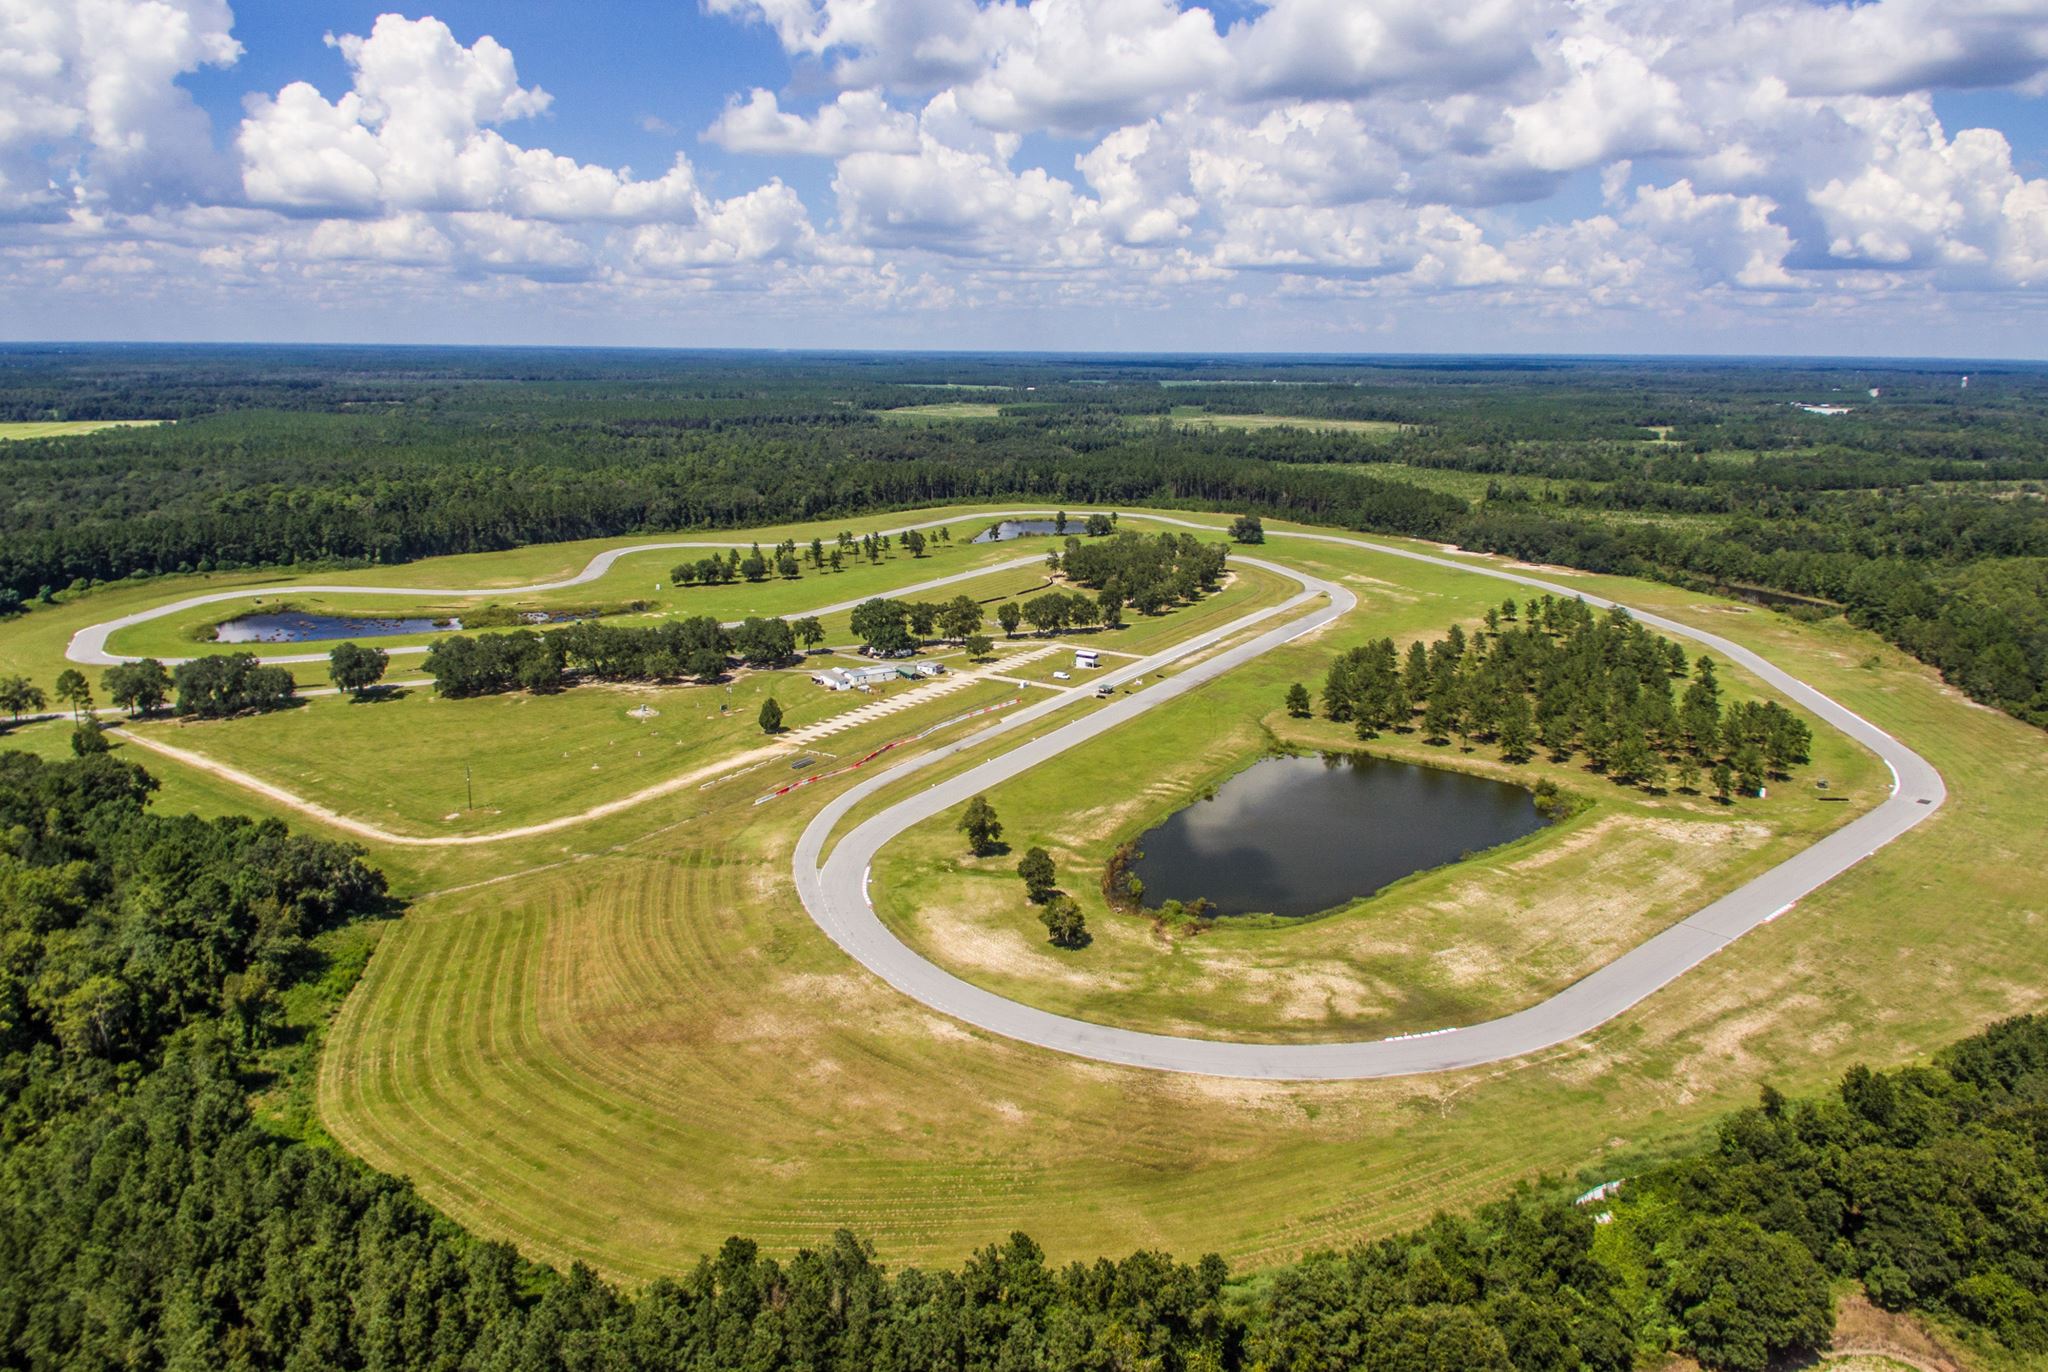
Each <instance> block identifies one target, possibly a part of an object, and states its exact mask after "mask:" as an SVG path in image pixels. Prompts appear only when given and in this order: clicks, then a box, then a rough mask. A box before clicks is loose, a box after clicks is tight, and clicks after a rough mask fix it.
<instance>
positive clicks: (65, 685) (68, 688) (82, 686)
mask: <svg viewBox="0 0 2048 1372" xmlns="http://www.w3.org/2000/svg"><path fill="white" fill-rule="evenodd" d="M57 699H59V700H61V701H63V702H64V703H65V704H66V705H69V706H70V707H71V717H72V718H73V719H74V720H82V719H84V718H85V713H86V711H88V710H90V709H92V683H91V682H89V681H87V680H86V679H85V673H83V672H81V671H79V670H78V669H77V668H75V667H66V668H65V669H64V670H63V671H61V672H59V673H58V674H57Z"/></svg>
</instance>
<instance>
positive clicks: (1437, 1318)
mask: <svg viewBox="0 0 2048 1372" xmlns="http://www.w3.org/2000/svg"><path fill="white" fill-rule="evenodd" d="M153 789H154V784H153V782H152V781H151V780H150V778H149V777H148V775H147V774H146V773H145V772H143V770H142V769H141V768H138V767H134V766H132V765H130V764H127V763H124V762H121V761H119V760H117V759H115V758H112V757H107V756H104V755H102V756H97V757H91V758H84V759H80V760H77V761H71V762H65V763H46V762H43V761H41V760H39V759H37V758H35V757H32V756H30V755H27V754H22V753H0V947H5V948H6V949H8V950H9V951H8V956H7V957H6V958H5V959H0V1011H4V1013H0V1140H4V1141H5V1151H4V1154H0V1363H5V1364H6V1365H8V1366H18V1367H23V1368H28V1369H38V1370H40V1369H58V1368H65V1367H84V1366H96V1367H97V1366H132V1367H187V1366H189V1367H202V1366H203V1367H215V1366H234V1367H241V1368H248V1369H257V1370H259V1372H260V1370H266V1369H286V1368H296V1367H309V1366H313V1367H382V1368H392V1369H413V1368H420V1369H426V1368H476V1369H501V1368H502V1369H507V1372H510V1369H515V1368H516V1369H521V1372H525V1369H536V1370H537V1372H572V1369H573V1372H655V1370H656V1369H660V1370H661V1372H678V1370H687V1369H699V1368H701V1369H707V1370H708V1369H714V1368H715V1369H731V1368H746V1369H750V1372H755V1370H758V1372H785V1370H788V1372H795V1369H809V1370H810V1372H828V1370H829V1372H837V1370H838V1369H847V1372H852V1370H853V1369H860V1370H861V1372H899V1370H900V1372H912V1370H913V1369H914V1370H915V1372H931V1370H932V1369H940V1370H942V1372H999V1370H1000V1369H1009V1368H1017V1367H1061V1368H1066V1367H1104V1368H1108V1367H1125V1366H1147V1367H1156V1368H1159V1369H1162V1372H1194V1370H1195V1369H1204V1370H1205V1372H1206V1370H1209V1369H1223V1370H1225V1372H1234V1370H1235V1369H1250V1368H1262V1369H1267V1372H1323V1369H1334V1368H1352V1367H1372V1368H1382V1369H1393V1372H1626V1369H1629V1368H1631V1367H1633V1366H1637V1365H1641V1364H1642V1362H1643V1361H1645V1360H1651V1361H1653V1360H1655V1359H1657V1358H1658V1357H1660V1356H1662V1355H1663V1354H1665V1353H1667V1352H1669V1351H1673V1350H1676V1351H1681V1352H1684V1353H1686V1354H1689V1355H1690V1356H1692V1357H1694V1358H1696V1359H1698V1360H1699V1361H1700V1362H1701V1363H1702V1364H1704V1365H1705V1366H1706V1367H1708V1368H1711V1369H1716V1370H1717V1372H1718V1370H1719V1369H1727V1370H1728V1372H1764V1369H1766V1368H1767V1367H1769V1366H1772V1365H1776V1364H1778V1363H1780V1362H1782V1361H1784V1360H1787V1359H1793V1358H1798V1357H1800V1356H1803V1355H1810V1353H1811V1352H1812V1351H1813V1350H1816V1349H1819V1348H1821V1347H1824V1346H1825V1344H1826V1341H1827V1339H1828V1337H1829V1334H1830V1331H1831V1327H1832V1306H1831V1292H1830V1290H1829V1284H1830V1282H1831V1281H1835V1282H1860V1283H1861V1284H1862V1286H1863V1288H1864V1289H1865V1290H1866V1291H1867V1292H1868V1293H1869V1294H1870V1296H1871V1298H1872V1299H1873V1300H1874V1301H1876V1302H1877V1303H1878V1304H1880V1305H1882V1306H1884V1307H1886V1308H1888V1309H1900V1310H1913V1309H1920V1310H1931V1311H1936V1312H1939V1313H1940V1314H1941V1315H1943V1316H1944V1317H1945V1318H1947V1319H1948V1320H1950V1321H1953V1322H1954V1323H1955V1324H1956V1325H1957V1326H1958V1327H1960V1328H1961V1329H1963V1330H1964V1331H1966V1332H1967V1333H1968V1334H1969V1336H1970V1337H1972V1338H1974V1339H1977V1340H1979V1341H1981V1342H1982V1343H1983V1344H1984V1345H1985V1347H1986V1349H1987V1351H1990V1352H1992V1353H1994V1354H1996V1355H2000V1356H2004V1357H2006V1358H2008V1359H2011V1358H2027V1357H2034V1356H2038V1355H2040V1354H2041V1353H2043V1352H2048V1300H2044V1299H2043V1297H2042V1295H2041V1293H2042V1292H2043V1291H2044V1290H2048V1200H2044V1199H2043V1198H2044V1196H2048V1154H2044V1152H2043V1150H2042V1148H2041V1147H2040V1140H2041V1138H2042V1137H2044V1135H2048V1104H2044V1102H2048V1018H2042V1017H2030V1018H2021V1019H2015V1020H2010V1021H2007V1022H2005V1023H2002V1024H1999V1025H1996V1026H1993V1027H1992V1028H1991V1029H1989V1030H1987V1031H1986V1032H1985V1033H1983V1034H1980V1035H1978V1036H1976V1037H1974V1038H1971V1039H1968V1040H1965V1041H1964V1042H1962V1043H1960V1044H1958V1045H1956V1046H1955V1047H1953V1048H1952V1049H1950V1050H1948V1051H1947V1052H1945V1053H1943V1054H1941V1055H1940V1056H1939V1057H1938V1058H1937V1059H1936V1060H1935V1061H1934V1062H1933V1063H1932V1064H1930V1065H1928V1066H1922V1067H1910V1068H1905V1069H1902V1070H1899V1071H1895V1072H1877V1071H1871V1070H1868V1069H1865V1068H1860V1067H1859V1068H1856V1069H1853V1070H1851V1071H1850V1072H1849V1073H1848V1074H1847V1075H1846V1076H1845V1077H1844V1078H1843V1079H1842V1081H1841V1083H1840V1084H1839V1085H1838V1086H1837V1087H1836V1088H1835V1089H1833V1090H1829V1091H1824V1092H1821V1093H1819V1094H1817V1095H1815V1096H1813V1097H1811V1098H1807V1099H1796V1100H1795V1099H1787V1098H1786V1097H1784V1096H1782V1095H1780V1094H1779V1093H1777V1092H1776V1091H1773V1090H1770V1089H1769V1088H1765V1089H1764V1091H1763V1092H1762V1095H1761V1100H1760V1104H1759V1105H1758V1106H1756V1107H1755V1108H1752V1109H1748V1110H1743V1111H1739V1112H1737V1113H1735V1114H1732V1115H1730V1116H1728V1117H1726V1118H1724V1119H1723V1120H1722V1121H1721V1122H1720V1124H1719V1126H1718V1128H1717V1129H1715V1130H1714V1131H1713V1132H1712V1134H1711V1136H1710V1137H1708V1138H1707V1139H1705V1140H1704V1141H1703V1142H1702V1144H1701V1145H1700V1146H1699V1147H1697V1148H1696V1149H1693V1150H1690V1151H1687V1152H1684V1153H1682V1154H1681V1155H1680V1156H1678V1157H1677V1158H1676V1159H1675V1160H1673V1161H1670V1162H1667V1163H1661V1164H1651V1165H1647V1166H1645V1167H1644V1168H1643V1169H1642V1170H1641V1171H1640V1172H1638V1173H1637V1174H1636V1175H1633V1176H1631V1177H1629V1178H1627V1180H1626V1183H1625V1185H1623V1186H1622V1188H1621V1189H1620V1191H1619V1192H1618V1193H1616V1194H1613V1195H1610V1196H1608V1197H1605V1198H1603V1199H1601V1200H1600V1201H1598V1202H1597V1203H1595V1204H1589V1205H1576V1204H1574V1203H1572V1201H1571V1200H1569V1199H1566V1198H1565V1197H1566V1195H1567V1194H1568V1193H1569V1191H1571V1190H1575V1189H1577V1188H1576V1187H1560V1186H1558V1185H1555V1184H1546V1185H1543V1186H1540V1187H1536V1188H1530V1189H1525V1190H1523V1191H1521V1192H1519V1193H1517V1194H1516V1195H1513V1196H1511V1197H1509V1198H1507V1199H1505V1200H1502V1201H1499V1202H1496V1203H1493V1204H1490V1205H1486V1206H1483V1207H1480V1208H1479V1209H1477V1210H1474V1211H1471V1212H1468V1213H1463V1214H1445V1215H1440V1216H1438V1217H1437V1218H1436V1219H1434V1220H1432V1221H1431V1222H1430V1223H1428V1224H1427V1225H1424V1226H1422V1227H1420V1228H1417V1229H1412V1230H1408V1231H1405V1232H1399V1233H1394V1234H1390V1235H1387V1236H1385V1237H1382V1238H1378V1239H1374V1240H1372V1241H1369V1242H1363V1243H1359V1244H1356V1245H1353V1246H1350V1247H1348V1248H1343V1249H1337V1250H1326V1251H1319V1252H1315V1253H1311V1254H1309V1255H1307V1256H1306V1257H1303V1258H1301V1259H1299V1260H1297V1261H1294V1262H1291V1263H1287V1264H1283V1265H1281V1266H1278V1267H1277V1268H1274V1269H1272V1270H1270V1271H1268V1272H1266V1273H1264V1274H1262V1276H1261V1279H1260V1280H1259V1281H1258V1282H1256V1283H1254V1284H1247V1285H1242V1286H1233V1285H1232V1284H1231V1272H1230V1269H1229V1268H1228V1266H1227V1265H1226V1264H1225V1263H1224V1262H1223V1261H1221V1260H1220V1259H1218V1258H1216V1257H1214V1256H1209V1257H1203V1258H1201V1259H1200V1260H1198V1261H1194V1262H1182V1261H1178V1260H1176V1259H1174V1258H1173V1257H1171V1256H1169V1255H1167V1254H1164V1253H1160V1252H1157V1251H1141V1252H1137V1253H1133V1254H1131V1255H1129V1256H1127V1257H1122V1258H1097V1259H1093V1260H1090V1261H1085V1262H1078V1261H1077V1262H1069V1263H1066V1264H1058V1263H1054V1262H1052V1261H1050V1260H1048V1259H1047V1257H1046V1256H1045V1254H1044V1253H1043V1251H1042V1250H1041V1249H1040V1248H1039V1247H1038V1246H1037V1245H1036V1244H1035V1243H1033V1242H1032V1241H1031V1240H1030V1239H1029V1238H1027V1237H1025V1236H1023V1235H1012V1236H1010V1237H1009V1238H1008V1239H1007V1240H1004V1241H1001V1242H996V1243H991V1244H990V1245H989V1246H987V1247H985V1248H982V1249H980V1250H979V1251H977V1252H975V1253H974V1254H973V1255H971V1256H970V1257H968V1258H966V1259H965V1260H964V1261H962V1262H961V1263H960V1264H959V1265H957V1266H941V1267H936V1268H918V1267H901V1268H897V1269H895V1270H890V1269H888V1268H885V1267H884V1266H883V1264H882V1263H881V1262H880V1261H878V1260H877V1257H876V1254H875V1251H874V1249H873V1248H872V1247H871V1246H870V1245H868V1244H867V1243H864V1242H863V1241H861V1240H860V1239H859V1238H858V1237H856V1236H854V1235H851V1234H847V1233H840V1234H837V1235H835V1236H833V1238H832V1239H831V1240H830V1241H829V1242H827V1243H825V1244H823V1245H821V1246H820V1247H817V1248H810V1249H804V1250H801V1251H799V1252H797V1253H796V1254H795V1255H793V1256H790V1257H786V1258H778V1257H771V1256H768V1255H767V1254H764V1253H763V1252H762V1251H761V1250H760V1248H759V1247H757V1246H756V1245H755V1244H754V1243H753V1242H751V1241H748V1240H746V1239H743V1238H734V1239H730V1240H728V1241H727V1242H726V1243H725V1244H724V1245H723V1246H722V1247H721V1248H720V1249H719V1250H718V1251H717V1252H716V1253H714V1254H709V1255H707V1256H706V1257H704V1258H703V1259H702V1260H701V1261H700V1262H698V1263H697V1264H696V1265H695V1266H693V1267H691V1268H688V1269H686V1270H684V1271H681V1272H678V1273H676V1274H674V1275H673V1276H664V1277H660V1278H657V1279H656V1280H654V1281H652V1282H649V1283H647V1284H645V1285H642V1286H639V1287H637V1288H634V1289H632V1290H627V1289H624V1288H621V1287H616V1286H613V1285H611V1284H610V1283H608V1282H606V1281H605V1280H603V1279H602V1278H600V1277H598V1276H597V1275H595V1274H594V1273H593V1272H591V1271H590V1270H589V1269H588V1268H586V1267H583V1266H581V1265H578V1266H576V1267H573V1268H571V1269H569V1270H567V1271H558V1270H555V1269H552V1268H548V1267H545V1266H543V1265H540V1264H538V1263H534V1262H531V1261H529V1260H527V1259H525V1258H522V1257H520V1256H519V1254H518V1253H517V1252H516V1251H515V1250H514V1249H513V1248H512V1247H511V1246H510V1245H507V1244H503V1243H493V1242H487V1241H485V1240H482V1239H479V1238H476V1237H474V1236H472V1235H470V1234H468V1233H466V1232H465V1231H463V1230H462V1229H461V1228H460V1227H458V1226H457V1225H455V1224H453V1223H451V1222H450V1221H449V1220H447V1219H446V1218H445V1217H443V1216H441V1215H439V1214H438V1213H437V1212H435V1211H434V1210H433V1209H432V1208H431V1207H430V1206H428V1205H427V1204H425V1203H424V1202H423V1201H422V1200H421V1199H420V1198H419V1197H418V1195H417V1194H415V1193H414V1192H413V1191H412V1189H411V1188H410V1187H409V1186H408V1185H407V1184H406V1183H404V1182H402V1181H399V1180H397V1179H395V1178H392V1177H388V1176H384V1175H381V1174H379V1173H377V1172H375V1171H373V1170H372V1169H370V1168H369V1167H367V1166H365V1165H363V1164H362V1163H360V1162H358V1161H356V1160H354V1159H353V1158H351V1157H349V1156H348V1155H347V1154H346V1153H344V1152H343V1151H341V1150H339V1149H336V1148H334V1147H332V1146H322V1145H319V1144H315V1143H308V1142H302V1141H299V1140H297V1139H295V1138H293V1137H289V1136H287V1135H286V1134H284V1133H280V1132H275V1131H273V1130H272V1129H270V1128H267V1127H265V1126H264V1125H263V1124H260V1123H258V1122H257V1121H256V1120H255V1119H254V1118H253V1117H252V1115H251V1113H250V1104H249V1101H250V1094H249V1085H248V1083H249V1082H250V1081H251V1080H252V1079H254V1077H253V1075H252V1074H253V1073H255V1072H256V1070H257V1069H258V1068H259V1067H260V1066H263V1065H265V1064H275V1063H277V1062H278V1061H280V1060H279V1059H278V1058H277V1057H276V1056H275V1054H277V1053H279V1052H281V1051H289V1047H288V1045H289V1044H290V1042H291V1035H290V1031H289V1028H288V1026H287V1024H286V1020H285V1014H284V1004H285V1000H286V998H287V997H288V996H294V995H300V994H304V993H305V992H306V991H310V990H311V989H312V984H313V983H315V982H319V981H322V980H328V981H332V980H334V979H335V976H336V973H335V969H334V968H333V967H332V965H331V964H330V962H329V960H328V958H327V956H326V955H324V954H323V953H322V952H321V951H320V947H319V945H318V944H316V943H315V942H314V941H313V940H314V938H315V936H316V935H318V934H319V933H320V932H321V931H323V930H329V929H334V928H336V927H338V926H341V925H344V924H346V923H348V922H351V921H354V920H360V919H364V918H370V917H382V916H384V915H386V914H388V913H389V909H388V904H389V902H388V898H387V896H386V894H385V890H384V883H383V880H382V878H381V877H380V876H379V875H378V874H377V873H376V872H375V871H374V870H372V869H371V868H369V867H367V866H365V865H364V864H363V862H362V861H361V858H360V856H359V854H357V853H356V852H355V851H354V850H353V849H350V848H348V847H345V846H343V845H339V844H333V843H327V842H324V841H320V840H315V839H310V838H305V837H302V836H299V835H294V834H292V833H291V832H290V831H289V830H288V829H287V828H286V827H285V826H284V825H283V824H281V823H279V822H277V821H274V820H272V821H265V822H262V823H251V822H249V821H247V820H242V819H211V820H201V819H199V818H196V817H194V816H189V815H187V816H177V817H171V816H161V815H156V814H153V813H151V812H150V811H149V810H148V809H146V808H145V807H146V802H147V800H148V798H149V795H150V792H151V791H152V790H153ZM988 818H989V819H990V820H991V821H992V820H993V816H992V815H991V816H989V817H988ZM995 836H996V835H995V833H989V834H987V835H986V837H988V838H989V839H990V840H991V841H993V839H994V838H995ZM1039 875H1049V874H1045V873H1040V874H1039ZM345 980H346V978H342V979H341V982H342V984H345ZM286 1061H289V1060H288V1059H287V1060H286ZM305 1061H306V1063H307V1064H310V1057H308V1058H306V1059H305ZM286 1070H303V1068H299V1069H290V1068H287V1069H286ZM1598 1212H1604V1215H1603V1214H1602V1213H1598ZM1603 1217H1605V1218H1609V1219H1610V1220H1611V1222H1610V1223H1609V1224H1607V1225H1606V1226H1604V1227H1603V1226H1601V1225H1599V1224H1597V1223H1596V1219H1598V1218H1603Z"/></svg>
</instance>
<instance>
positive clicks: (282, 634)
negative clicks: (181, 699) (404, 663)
mask: <svg viewBox="0 0 2048 1372" xmlns="http://www.w3.org/2000/svg"><path fill="white" fill-rule="evenodd" d="M461 627H462V621H461V620H459V619H378V618H356V617H353V616H348V615H314V614H302V613H300V612H298V611H296V610H287V611H282V612H279V613H275V614H253V615H237V616H236V617H235V618H233V619H230V620H228V621H227V622H226V623H224V624H221V625H218V626H217V627H216V628H215V629H214V631H213V640H214V642H216V643H307V642H311V641H313V640H316V639H328V638H390V637H392V636H394V635H397V634H431V633H438V632H440V631H441V630H444V629H460V628H461Z"/></svg>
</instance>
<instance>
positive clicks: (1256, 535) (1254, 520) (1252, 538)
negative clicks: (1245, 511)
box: [1230, 515, 1266, 543]
mask: <svg viewBox="0 0 2048 1372" xmlns="http://www.w3.org/2000/svg"><path fill="white" fill-rule="evenodd" d="M1230 536H1231V537H1232V538H1234V539H1236V540H1237V541H1238V542H1239V543H1264V542H1265V541H1266V526H1265V525H1264V524H1262V523H1261V522H1260V521H1259V517H1258V516H1257V515H1239V516H1238V517H1237V518H1236V519H1234V520H1232V521H1231V522H1230Z"/></svg>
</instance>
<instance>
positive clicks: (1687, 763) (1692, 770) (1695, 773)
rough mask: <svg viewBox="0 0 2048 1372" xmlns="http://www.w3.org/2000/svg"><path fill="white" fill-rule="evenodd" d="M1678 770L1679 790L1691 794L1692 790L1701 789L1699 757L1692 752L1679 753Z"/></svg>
mask: <svg viewBox="0 0 2048 1372" xmlns="http://www.w3.org/2000/svg"><path fill="white" fill-rule="evenodd" d="M1676 770H1677V774H1678V789H1679V790H1681V791H1684V792H1686V793H1688V794H1691V793H1692V792H1695V791H1697V790H1699V786H1700V764H1699V760H1698V759H1697V758H1695V757H1694V756H1693V755H1692V754H1691V753H1680V754H1679V755H1678V766H1677V769H1676Z"/></svg>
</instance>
